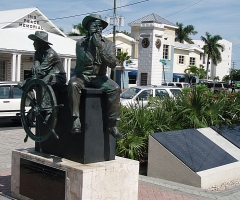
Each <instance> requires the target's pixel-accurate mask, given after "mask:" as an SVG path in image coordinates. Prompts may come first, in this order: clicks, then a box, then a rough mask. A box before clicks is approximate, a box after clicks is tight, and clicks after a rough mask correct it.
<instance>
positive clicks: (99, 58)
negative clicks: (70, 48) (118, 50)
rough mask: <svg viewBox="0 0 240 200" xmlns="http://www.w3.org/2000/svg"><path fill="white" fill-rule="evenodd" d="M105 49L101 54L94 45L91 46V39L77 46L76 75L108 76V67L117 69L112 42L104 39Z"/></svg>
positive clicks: (85, 38) (78, 43)
mask: <svg viewBox="0 0 240 200" xmlns="http://www.w3.org/2000/svg"><path fill="white" fill-rule="evenodd" d="M101 42H102V45H103V49H102V51H101V52H99V50H98V48H96V47H95V46H94V45H93V44H91V46H89V38H88V37H84V38H82V39H80V40H79V41H78V42H77V44H76V55H77V62H76V67H75V73H76V75H77V76H78V77H79V76H80V75H81V74H84V75H91V76H102V75H106V73H107V67H110V68H114V67H116V56H115V50H114V47H113V43H112V41H110V40H108V39H106V38H104V37H103V38H102V39H101Z"/></svg>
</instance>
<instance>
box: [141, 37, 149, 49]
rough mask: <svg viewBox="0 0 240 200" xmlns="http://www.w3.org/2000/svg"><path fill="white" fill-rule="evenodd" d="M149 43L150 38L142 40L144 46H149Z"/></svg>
mask: <svg viewBox="0 0 240 200" xmlns="http://www.w3.org/2000/svg"><path fill="white" fill-rule="evenodd" d="M149 44H150V41H149V39H148V38H143V40H142V47H143V48H147V47H148V46H149Z"/></svg>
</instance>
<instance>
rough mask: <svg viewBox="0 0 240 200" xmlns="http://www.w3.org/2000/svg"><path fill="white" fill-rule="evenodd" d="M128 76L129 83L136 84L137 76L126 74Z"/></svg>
mask: <svg viewBox="0 0 240 200" xmlns="http://www.w3.org/2000/svg"><path fill="white" fill-rule="evenodd" d="M128 78H129V82H128V83H129V84H136V81H137V76H136V75H128Z"/></svg>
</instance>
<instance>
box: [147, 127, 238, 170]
mask: <svg viewBox="0 0 240 200" xmlns="http://www.w3.org/2000/svg"><path fill="white" fill-rule="evenodd" d="M151 135H152V137H153V138H155V139H156V140H157V141H158V142H159V143H160V144H162V145H163V146H164V147H165V148H166V149H168V150H169V151H170V152H171V153H172V154H173V155H175V156H176V157H177V158H178V159H179V160H181V161H182V162H183V163H184V164H185V165H187V166H188V167H189V168H190V169H192V170H193V171H194V172H199V171H203V170H207V169H210V168H214V167H218V166H221V165H226V164H229V163H232V162H236V161H237V160H236V159H235V158H234V157H232V156H231V155H230V154H228V153H227V152H226V151H224V150H223V149H222V148H220V147H219V146H218V145H216V144H215V143H214V142H212V141H211V140H209V139H208V138H207V137H206V136H204V135H203V134H202V133H200V132H199V131H197V130H196V129H186V130H180V131H170V132H163V133H153V134H151Z"/></svg>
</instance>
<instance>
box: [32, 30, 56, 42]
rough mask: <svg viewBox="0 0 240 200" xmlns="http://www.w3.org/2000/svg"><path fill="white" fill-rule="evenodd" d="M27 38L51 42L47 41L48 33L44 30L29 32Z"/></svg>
mask: <svg viewBox="0 0 240 200" xmlns="http://www.w3.org/2000/svg"><path fill="white" fill-rule="evenodd" d="M28 38H29V39H31V40H39V41H43V42H46V43H48V44H52V43H50V42H48V34H47V33H46V32H44V31H36V32H35V34H30V35H29V36H28Z"/></svg>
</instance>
